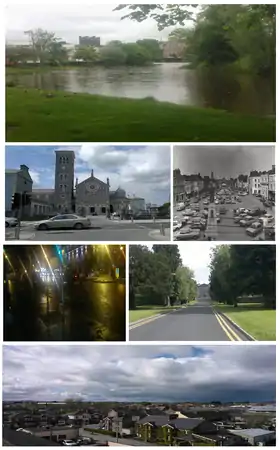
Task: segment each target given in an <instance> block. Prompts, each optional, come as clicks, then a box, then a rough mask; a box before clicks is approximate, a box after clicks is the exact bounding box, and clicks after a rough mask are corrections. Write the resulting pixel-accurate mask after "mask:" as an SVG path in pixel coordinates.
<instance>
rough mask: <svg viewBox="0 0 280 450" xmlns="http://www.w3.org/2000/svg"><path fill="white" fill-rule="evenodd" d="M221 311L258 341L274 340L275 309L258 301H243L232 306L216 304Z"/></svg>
mask: <svg viewBox="0 0 280 450" xmlns="http://www.w3.org/2000/svg"><path fill="white" fill-rule="evenodd" d="M216 309H217V311H219V310H220V311H221V312H223V313H224V314H226V315H227V316H228V317H229V318H230V319H232V320H233V321H234V322H235V323H237V325H240V327H241V328H243V329H244V330H245V331H247V333H249V334H250V335H251V336H253V337H254V338H255V339H256V340H258V341H275V340H276V311H275V310H272V309H266V308H264V307H263V306H262V305H261V304H259V303H244V304H240V305H238V307H237V308H234V307H233V306H230V305H220V304H218V305H216Z"/></svg>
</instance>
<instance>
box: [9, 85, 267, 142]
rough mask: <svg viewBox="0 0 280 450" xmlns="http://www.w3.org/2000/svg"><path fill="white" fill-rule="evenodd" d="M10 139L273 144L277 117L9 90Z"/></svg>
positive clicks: (116, 99) (142, 101) (155, 103)
mask: <svg viewBox="0 0 280 450" xmlns="http://www.w3.org/2000/svg"><path fill="white" fill-rule="evenodd" d="M6 141H7V142H24V141H26V142H42V141H43V142H110V141H111V142H238V141H239V142H274V141H275V119H274V118H268V117H266V118H265V117H263V118H261V117H254V116H243V115H237V114H230V113H227V112H225V111H219V110H213V109H202V108H201V109H199V108H194V107H186V106H182V105H175V104H172V103H163V102H157V101H155V100H149V99H143V100H135V99H124V98H115V97H105V96H97V95H89V94H75V93H68V92H62V91H56V92H53V93H47V92H45V91H41V90H36V89H24V88H20V87H7V88H6Z"/></svg>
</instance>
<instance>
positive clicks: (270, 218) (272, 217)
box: [263, 214, 274, 223]
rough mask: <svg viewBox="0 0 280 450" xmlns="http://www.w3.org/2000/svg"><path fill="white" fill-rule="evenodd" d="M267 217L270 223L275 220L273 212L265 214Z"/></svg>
mask: <svg viewBox="0 0 280 450" xmlns="http://www.w3.org/2000/svg"><path fill="white" fill-rule="evenodd" d="M263 217H264V218H265V219H267V221H268V223H271V222H273V221H274V216H273V215H272V214H264V216H263Z"/></svg>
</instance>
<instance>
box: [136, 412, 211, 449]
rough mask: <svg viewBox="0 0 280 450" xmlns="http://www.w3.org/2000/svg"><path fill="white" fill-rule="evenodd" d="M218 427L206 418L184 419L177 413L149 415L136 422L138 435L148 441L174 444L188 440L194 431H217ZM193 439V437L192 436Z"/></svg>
mask: <svg viewBox="0 0 280 450" xmlns="http://www.w3.org/2000/svg"><path fill="white" fill-rule="evenodd" d="M216 430H217V428H216V427H215V425H213V424H212V423H211V422H207V421H205V420H204V419H183V418H178V417H177V415H176V414H174V415H170V416H167V415H166V416H164V415H161V416H154V415H151V416H147V417H144V418H143V419H140V420H139V421H138V422H137V424H136V435H137V436H138V438H140V439H142V440H144V441H146V442H156V443H158V444H159V443H165V444H169V445H174V443H176V442H177V440H178V439H179V438H180V441H182V438H184V439H183V440H184V441H186V439H187V436H188V439H187V440H189V438H190V437H191V436H192V434H193V433H198V434H200V433H202V434H203V433H210V432H212V433H213V432H215V431H216ZM191 439H192V437H191Z"/></svg>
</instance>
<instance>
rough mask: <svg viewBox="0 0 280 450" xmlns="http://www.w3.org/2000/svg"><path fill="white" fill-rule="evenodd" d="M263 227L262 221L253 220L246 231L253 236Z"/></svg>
mask: <svg viewBox="0 0 280 450" xmlns="http://www.w3.org/2000/svg"><path fill="white" fill-rule="evenodd" d="M262 229H263V225H262V223H261V222H253V223H252V224H251V225H250V227H249V228H247V230H246V233H247V234H248V235H249V236H251V237H256V236H257V235H258V234H259V233H260V232H261V231H262Z"/></svg>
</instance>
